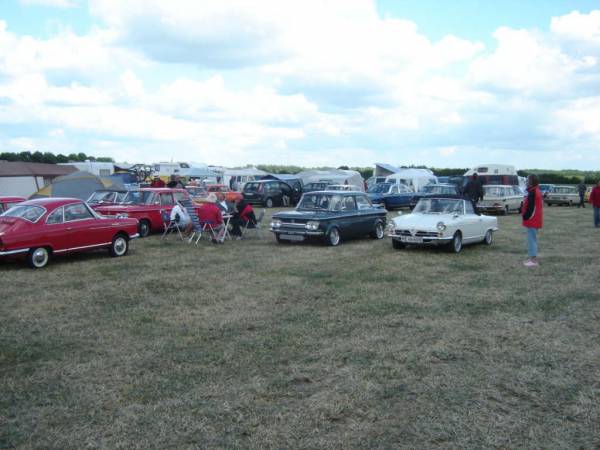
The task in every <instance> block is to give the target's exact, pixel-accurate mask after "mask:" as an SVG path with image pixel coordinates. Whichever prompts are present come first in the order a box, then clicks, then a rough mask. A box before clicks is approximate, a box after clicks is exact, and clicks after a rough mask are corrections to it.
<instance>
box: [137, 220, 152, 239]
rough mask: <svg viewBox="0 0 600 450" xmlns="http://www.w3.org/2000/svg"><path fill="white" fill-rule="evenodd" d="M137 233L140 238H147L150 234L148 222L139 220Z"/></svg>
mask: <svg viewBox="0 0 600 450" xmlns="http://www.w3.org/2000/svg"><path fill="white" fill-rule="evenodd" d="M138 233H139V234H140V237H143V238H145V237H148V235H149V234H150V222H148V221H147V220H146V219H143V220H140V223H139V225H138Z"/></svg>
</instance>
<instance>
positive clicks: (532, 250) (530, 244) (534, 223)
mask: <svg viewBox="0 0 600 450" xmlns="http://www.w3.org/2000/svg"><path fill="white" fill-rule="evenodd" d="M543 204H544V202H543V200H542V192H541V191H540V187H539V180H538V177H537V175H534V174H531V175H529V176H528V177H527V197H525V201H524V202H523V209H522V211H521V213H522V214H523V226H524V227H525V228H527V250H528V254H529V259H528V260H527V261H525V262H524V263H523V264H524V265H525V267H537V266H538V265H539V263H538V259H537V230H539V229H540V228H542V226H543V224H544V211H543Z"/></svg>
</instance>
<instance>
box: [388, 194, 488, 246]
mask: <svg viewBox="0 0 600 450" xmlns="http://www.w3.org/2000/svg"><path fill="white" fill-rule="evenodd" d="M389 230H390V233H389V235H390V237H391V238H392V246H393V247H394V248H395V249H401V248H404V247H405V246H407V245H445V246H447V248H448V249H449V250H450V251H451V252H454V253H459V252H460V251H461V250H462V247H463V245H466V244H474V243H477V242H483V243H484V244H486V245H491V244H492V242H493V233H494V232H495V231H498V219H497V218H496V217H492V216H482V215H478V214H477V213H476V212H475V210H474V209H473V203H472V202H471V201H469V200H465V199H463V198H460V197H454V198H452V197H433V198H422V199H420V200H419V203H417V206H415V208H414V209H413V211H412V212H411V213H410V214H406V215H400V216H398V217H396V218H394V219H393V221H392V223H391V224H390V229H389Z"/></svg>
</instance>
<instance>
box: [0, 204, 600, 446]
mask: <svg viewBox="0 0 600 450" xmlns="http://www.w3.org/2000/svg"><path fill="white" fill-rule="evenodd" d="M545 212H546V217H545V220H546V227H545V229H544V230H543V232H542V233H541V236H540V261H541V266H540V267H539V268H537V269H526V268H524V267H522V261H523V260H524V258H525V248H526V246H525V237H524V232H523V230H522V228H521V226H520V219H519V217H518V216H515V215H511V216H508V217H500V218H499V222H500V231H499V232H498V233H497V234H496V236H495V238H496V239H495V243H494V245H492V247H485V246H481V245H476V246H471V247H465V248H464V249H463V252H462V253H461V254H459V255H453V254H449V253H446V252H444V251H441V250H439V249H438V250H436V249H408V250H403V251H396V250H392V248H391V243H390V241H389V240H388V239H387V238H386V239H384V240H382V241H373V240H371V239H364V240H358V241H351V242H344V243H343V244H342V245H341V246H340V247H339V248H328V247H324V246H319V245H284V246H278V245H277V244H276V243H275V241H274V239H273V237H272V236H271V235H270V233H265V238H264V239H262V240H259V239H248V240H244V241H239V242H226V244H225V245H223V246H216V245H211V244H210V243H208V242H206V241H205V242H203V243H201V245H200V246H199V247H194V246H187V245H186V244H183V243H181V242H176V241H175V240H171V241H167V242H163V241H161V240H160V238H159V237H158V236H153V237H150V238H148V239H144V240H138V241H135V242H133V243H132V246H131V250H130V254H129V255H128V256H126V257H124V258H117V259H113V258H109V257H107V255H106V252H96V253H91V254H86V255H78V256H73V257H69V258H61V259H56V260H54V261H52V263H51V265H50V266H49V267H48V268H47V269H44V270H40V271H32V270H30V269H28V268H26V267H25V265H24V264H15V263H0V277H1V278H0V279H1V280H2V281H1V285H2V293H3V294H2V299H1V301H0V336H1V339H0V344H1V347H0V447H1V448H7V447H8V448H10V447H17V448H30V447H31V448H33V447H35V448H40V447H48V448H83V447H92V448H193V447H210V448H286V447H303V448H359V447H360V448H393V447H421V448H433V447H445V448H447V447H454V448H460V447H462V448H465V447H527V448H540V447H543V448H566V447H571V448H573V447H585V448H592V447H598V446H600V277H599V275H598V274H599V272H598V271H599V264H598V255H600V230H598V229H594V228H593V227H592V218H591V209H590V208H586V209H585V210H578V209H577V208H565V207H562V208H559V207H553V208H546V210H545Z"/></svg>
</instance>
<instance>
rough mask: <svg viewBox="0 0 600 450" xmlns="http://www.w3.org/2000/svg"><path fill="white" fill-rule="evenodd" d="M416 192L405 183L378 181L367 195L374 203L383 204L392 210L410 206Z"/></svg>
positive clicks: (368, 190)
mask: <svg viewBox="0 0 600 450" xmlns="http://www.w3.org/2000/svg"><path fill="white" fill-rule="evenodd" d="M414 195H415V193H414V192H413V191H411V190H410V189H409V188H408V187H407V186H405V185H404V184H397V183H378V184H374V185H372V186H371V187H369V189H367V196H368V197H369V200H371V203H373V204H374V205H383V206H384V207H385V209H387V210H388V211H391V210H392V209H396V208H408V207H409V206H410V201H411V199H412V198H413V196H414Z"/></svg>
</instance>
